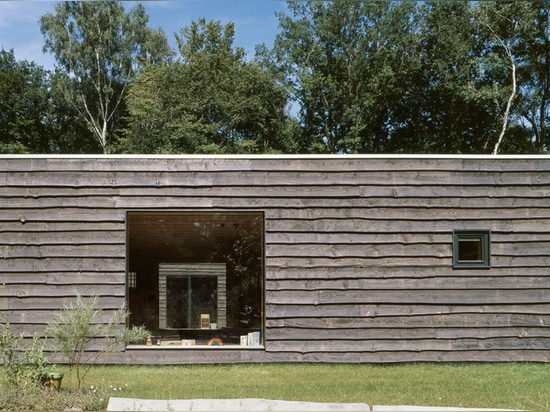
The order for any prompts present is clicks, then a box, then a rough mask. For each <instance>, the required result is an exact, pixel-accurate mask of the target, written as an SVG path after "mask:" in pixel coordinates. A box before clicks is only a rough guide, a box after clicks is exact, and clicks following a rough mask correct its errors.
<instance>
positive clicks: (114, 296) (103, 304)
mask: <svg viewBox="0 0 550 412" xmlns="http://www.w3.org/2000/svg"><path fill="white" fill-rule="evenodd" d="M121 289H123V288H121ZM82 294H83V296H85V297H86V296H91V295H90V294H88V291H87V290H82ZM123 294H124V289H123V290H122V294H121V293H118V292H117V291H115V292H114V293H111V294H110V295H107V296H99V298H98V307H100V308H102V309H108V310H112V309H117V308H120V307H121V305H122V304H123V303H125V298H124V295H123ZM52 298H55V299H52ZM75 298H76V294H75V293H74V291H73V293H72V294H69V295H67V296H61V295H59V294H58V295H56V296H41V297H7V298H2V299H1V300H2V301H7V308H6V310H8V309H9V310H18V311H21V312H23V313H24V312H26V311H28V310H45V311H50V313H51V311H55V310H60V309H62V308H63V306H64V305H65V304H69V303H71V302H74V300H75Z"/></svg>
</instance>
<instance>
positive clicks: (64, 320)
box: [46, 293, 151, 389]
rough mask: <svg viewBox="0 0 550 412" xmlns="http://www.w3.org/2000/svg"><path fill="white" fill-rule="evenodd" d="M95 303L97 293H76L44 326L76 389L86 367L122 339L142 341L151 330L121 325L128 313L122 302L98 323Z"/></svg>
mask: <svg viewBox="0 0 550 412" xmlns="http://www.w3.org/2000/svg"><path fill="white" fill-rule="evenodd" d="M97 303H98V297H97V296H91V297H90V298H88V299H84V298H83V297H82V296H81V295H80V294H79V293H77V295H76V300H75V302H74V303H70V304H69V305H65V306H64V308H63V309H62V310H61V311H59V313H57V315H56V317H57V319H55V320H54V321H52V322H50V323H49V324H48V327H47V328H46V333H47V334H48V335H49V336H51V338H52V342H53V350H55V351H57V352H59V353H60V354H61V355H63V356H65V357H66V358H67V361H68V363H69V367H70V369H71V370H73V369H74V371H75V372H76V380H77V387H78V389H80V388H81V387H82V385H83V383H84V378H85V376H86V374H87V373H88V371H89V370H90V368H91V367H92V366H93V365H95V364H97V362H98V361H99V360H100V359H101V358H102V357H103V356H104V355H105V354H107V353H112V352H118V351H120V350H121V348H122V346H123V344H124V343H125V342H136V341H144V340H145V339H146V337H147V335H149V334H150V333H151V332H149V331H148V330H147V329H146V328H145V327H131V328H129V329H124V328H123V326H122V325H124V324H125V322H126V320H127V319H128V316H129V312H128V310H127V309H126V307H125V306H124V305H123V306H121V307H120V308H119V309H117V310H114V311H113V313H112V316H111V317H110V319H109V320H108V322H107V323H103V322H100V321H99V318H100V317H101V315H102V312H103V310H102V309H98V308H97ZM92 341H93V342H94V346H95V347H94V348H91V343H92ZM97 346H99V347H97Z"/></svg>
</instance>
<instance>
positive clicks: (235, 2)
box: [0, 0, 287, 69]
mask: <svg viewBox="0 0 550 412" xmlns="http://www.w3.org/2000/svg"><path fill="white" fill-rule="evenodd" d="M55 3H56V2H55V1H33V0H18V1H17V0H11V1H10V0H8V1H2V0H0V49H2V48H4V49H5V50H10V49H13V50H14V52H15V57H16V59H18V60H29V61H34V62H36V63H37V64H40V65H42V66H44V67H45V68H47V69H51V68H53V65H54V59H53V58H52V56H51V55H49V54H44V53H42V46H43V44H44V41H43V37H42V34H41V33H40V29H39V25H38V19H39V18H40V16H42V15H43V14H46V13H48V12H53V11H54V7H55ZM137 3H138V2H134V1H128V2H125V5H126V7H127V8H130V7H132V6H134V5H135V4H137ZM142 4H143V5H144V7H145V10H146V11H147V14H149V17H150V26H152V27H154V28H158V27H160V28H162V29H163V30H164V32H165V33H166V35H167V37H168V40H169V42H170V44H171V46H172V47H173V48H174V49H175V47H176V44H175V41H174V33H179V31H180V30H181V29H182V28H183V27H185V26H187V25H188V24H189V23H190V22H191V21H193V20H198V19H199V18H201V17H204V18H206V19H207V20H219V21H221V22H222V23H224V24H225V23H228V22H230V21H232V22H234V23H235V46H242V47H244V48H245V50H246V51H247V53H248V56H249V57H253V54H254V46H255V45H256V44H260V43H266V44H267V45H268V46H269V47H271V46H272V45H273V41H274V39H275V35H276V34H277V32H278V19H277V17H276V16H275V12H276V11H286V10H287V8H286V1H284V0H172V1H144V2H142Z"/></svg>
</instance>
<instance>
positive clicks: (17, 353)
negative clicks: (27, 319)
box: [0, 324, 48, 391]
mask: <svg viewBox="0 0 550 412" xmlns="http://www.w3.org/2000/svg"><path fill="white" fill-rule="evenodd" d="M0 327H1V331H0V360H1V361H2V366H3V370H4V374H5V378H6V381H7V383H8V384H9V385H10V386H13V387H16V388H18V390H22V391H23V390H27V388H29V387H31V386H32V387H38V386H39V384H40V383H41V382H42V381H43V379H44V377H45V376H46V372H47V365H48V361H47V359H46V357H45V355H44V341H43V339H40V338H38V337H37V336H33V338H32V341H31V343H30V345H29V344H28V343H26V342H25V341H24V338H23V336H22V335H19V336H14V335H13V334H12V332H11V330H10V325H9V324H2V325H0Z"/></svg>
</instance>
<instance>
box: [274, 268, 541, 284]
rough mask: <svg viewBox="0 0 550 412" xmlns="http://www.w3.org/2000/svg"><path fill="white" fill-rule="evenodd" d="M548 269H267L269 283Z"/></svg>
mask: <svg viewBox="0 0 550 412" xmlns="http://www.w3.org/2000/svg"><path fill="white" fill-rule="evenodd" d="M547 275H548V270H547V268H546V267H544V266H542V267H531V268H529V267H519V268H518V267H500V268H498V270H486V269H469V270H467V271H461V270H454V269H453V268H452V267H450V266H449V265H446V266H439V267H435V266H425V267H423V266H404V265H401V266H392V267H386V266H376V267H365V266H361V265H349V266H345V265H342V266H339V267H334V266H321V267H317V266H313V267H279V266H271V265H269V266H266V279H267V281H268V282H270V281H278V280H301V281H307V280H311V279H314V280H321V279H358V278H359V279H400V278H404V279H433V278H454V277H463V276H470V277H486V278H492V277H497V278H506V277H510V276H512V277H515V276H526V277H539V276H540V277H546V276H547Z"/></svg>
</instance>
